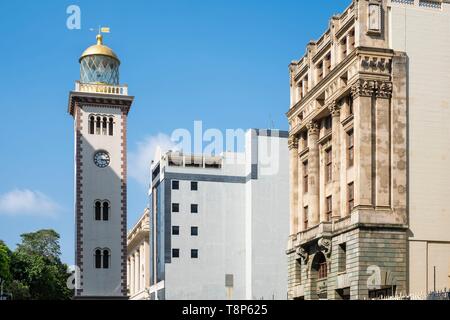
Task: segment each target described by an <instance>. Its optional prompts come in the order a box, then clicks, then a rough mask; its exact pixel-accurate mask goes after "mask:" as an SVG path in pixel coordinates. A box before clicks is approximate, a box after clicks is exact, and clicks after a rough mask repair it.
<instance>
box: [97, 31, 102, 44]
mask: <svg viewBox="0 0 450 320" xmlns="http://www.w3.org/2000/svg"><path fill="white" fill-rule="evenodd" d="M97 44H98V45H102V44H103V36H102V34H101V33H99V34H98V35H97Z"/></svg>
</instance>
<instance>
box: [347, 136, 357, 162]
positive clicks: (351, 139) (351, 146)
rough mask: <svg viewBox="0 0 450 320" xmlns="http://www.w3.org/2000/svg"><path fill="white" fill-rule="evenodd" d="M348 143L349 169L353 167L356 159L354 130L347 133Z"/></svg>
mask: <svg viewBox="0 0 450 320" xmlns="http://www.w3.org/2000/svg"><path fill="white" fill-rule="evenodd" d="M347 141H348V146H347V159H348V167H351V166H353V164H354V158H355V149H354V136H353V130H351V131H349V132H348V133H347Z"/></svg>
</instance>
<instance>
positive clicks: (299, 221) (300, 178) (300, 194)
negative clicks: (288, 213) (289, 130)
mask: <svg viewBox="0 0 450 320" xmlns="http://www.w3.org/2000/svg"><path fill="white" fill-rule="evenodd" d="M304 146H305V143H304V142H303V138H302V143H299V151H300V152H301V151H302V149H303V148H304ZM297 163H298V164H297V167H298V180H297V186H298V189H297V191H298V198H297V199H298V200H297V201H298V203H297V232H301V231H304V227H303V221H304V218H303V195H304V192H305V191H304V190H303V162H302V159H301V158H300V157H299V156H297Z"/></svg>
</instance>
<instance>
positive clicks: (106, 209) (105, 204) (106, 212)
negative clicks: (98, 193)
mask: <svg viewBox="0 0 450 320" xmlns="http://www.w3.org/2000/svg"><path fill="white" fill-rule="evenodd" d="M108 220H109V202H108V201H105V202H103V221H108Z"/></svg>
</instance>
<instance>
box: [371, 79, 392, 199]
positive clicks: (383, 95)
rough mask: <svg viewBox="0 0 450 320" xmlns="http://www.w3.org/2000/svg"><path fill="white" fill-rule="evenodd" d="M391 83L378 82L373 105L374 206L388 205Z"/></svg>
mask: <svg viewBox="0 0 450 320" xmlns="http://www.w3.org/2000/svg"><path fill="white" fill-rule="evenodd" d="M391 95H392V83H391V82H378V84H377V90H376V97H377V100H376V103H375V133H376V137H375V177H376V180H375V191H376V193H375V205H376V206H377V207H388V206H389V205H390V198H391V197H390V189H391V188H390V181H391V177H390V168H389V167H390V163H391V161H390V154H391V152H390V143H389V142H390V139H389V136H390V117H389V114H390V108H389V106H390V99H391Z"/></svg>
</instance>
